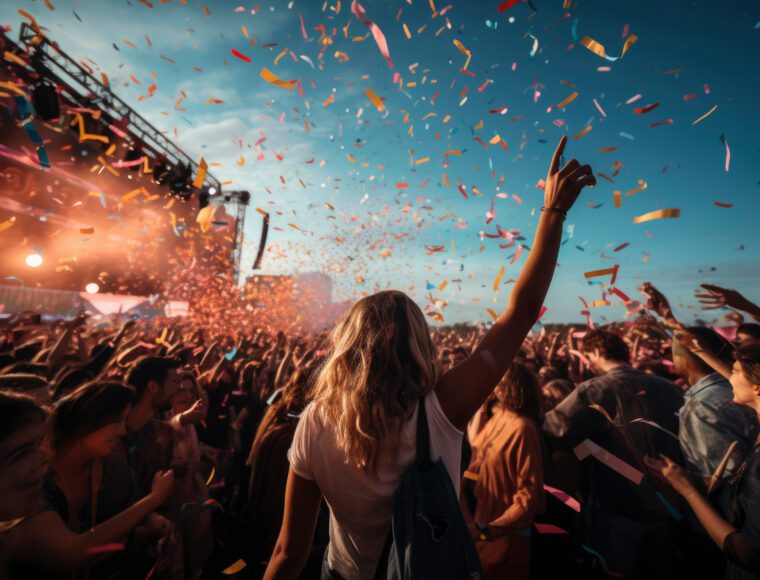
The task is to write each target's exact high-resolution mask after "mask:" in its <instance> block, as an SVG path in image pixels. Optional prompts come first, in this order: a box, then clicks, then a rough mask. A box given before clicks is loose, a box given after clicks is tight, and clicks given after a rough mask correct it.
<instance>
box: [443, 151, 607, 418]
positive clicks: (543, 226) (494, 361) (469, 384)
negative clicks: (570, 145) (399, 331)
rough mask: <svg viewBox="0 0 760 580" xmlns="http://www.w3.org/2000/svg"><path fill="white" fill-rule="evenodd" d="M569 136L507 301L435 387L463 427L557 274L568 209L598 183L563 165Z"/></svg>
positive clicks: (585, 170)
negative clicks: (474, 345) (479, 338)
mask: <svg viewBox="0 0 760 580" xmlns="http://www.w3.org/2000/svg"><path fill="white" fill-rule="evenodd" d="M566 142H567V137H563V138H562V139H561V140H560V142H559V145H558V146H557V150H556V151H555V152H554V157H553V158H552V162H551V166H550V167H549V173H548V174H547V176H546V186H545V188H544V207H543V208H542V210H541V216H540V218H539V222H538V227H537V228H536V235H535V239H534V241H533V248H532V249H531V251H530V254H529V255H528V260H527V261H526V262H525V266H524V267H523V269H522V272H520V276H519V278H518V279H517V283H516V284H515V287H514V290H513V291H512V294H511V295H510V297H509V304H508V305H507V307H506V309H505V310H504V312H503V313H502V314H501V316H500V317H499V319H498V320H497V321H496V322H495V323H494V325H493V326H492V327H491V329H490V330H489V331H488V333H487V334H486V335H485V336H484V337H483V340H482V341H481V343H480V344H479V345H478V347H477V348H476V349H475V352H474V353H473V354H472V355H470V357H469V358H467V360H465V361H464V362H463V363H462V364H460V365H458V366H457V367H455V368H453V369H451V370H450V371H449V372H448V373H446V374H445V375H444V376H443V377H442V378H441V380H440V381H439V382H438V385H437V386H436V394H437V395H438V400H439V401H440V403H441V407H442V408H443V411H444V413H446V416H447V417H448V418H449V420H450V421H451V422H452V423H453V424H454V425H455V426H456V427H458V428H459V429H462V430H463V429H464V428H465V427H466V426H467V422H468V421H469V420H470V418H471V417H472V416H473V415H474V414H475V412H476V411H477V410H478V408H479V407H480V405H481V404H483V401H485V399H486V397H487V396H488V394H489V393H490V392H491V391H492V390H493V388H494V387H495V386H496V385H497V384H498V382H499V380H501V377H502V376H503V375H504V373H505V372H507V369H508V368H509V365H510V364H511V363H512V359H513V358H514V356H515V354H516V353H517V351H518V349H519V348H520V345H521V344H522V342H523V340H524V339H525V336H526V335H527V334H528V331H529V330H530V329H531V327H532V326H533V325H534V324H535V323H536V320H537V319H538V315H539V312H540V309H541V306H542V304H543V302H544V298H545V297H546V293H547V291H548V290H549V284H550V283H551V281H552V276H553V275H554V266H555V264H556V262H557V254H558V253H559V246H560V241H561V239H562V222H563V221H564V217H565V215H566V213H567V211H568V210H569V209H570V208H571V207H572V205H573V203H575V200H576V199H577V198H578V195H579V194H580V192H581V190H582V189H583V188H584V187H585V186H587V185H591V186H593V185H596V179H595V178H594V175H593V173H592V171H591V167H589V166H588V165H581V164H580V163H578V161H576V160H575V159H571V160H570V161H569V162H568V163H567V164H566V165H565V166H564V167H562V168H561V169H560V159H561V157H562V152H563V151H564V149H565V143H566Z"/></svg>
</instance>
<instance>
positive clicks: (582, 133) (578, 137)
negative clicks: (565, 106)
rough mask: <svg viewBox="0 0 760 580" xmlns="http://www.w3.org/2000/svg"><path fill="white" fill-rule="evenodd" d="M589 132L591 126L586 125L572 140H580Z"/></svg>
mask: <svg viewBox="0 0 760 580" xmlns="http://www.w3.org/2000/svg"><path fill="white" fill-rule="evenodd" d="M589 131H591V125H586V126H585V127H584V128H583V130H582V131H581V132H580V133H578V134H577V135H575V136H574V137H573V140H574V141H577V140H578V139H580V138H581V137H583V136H584V135H585V134H586V133H588V132H589Z"/></svg>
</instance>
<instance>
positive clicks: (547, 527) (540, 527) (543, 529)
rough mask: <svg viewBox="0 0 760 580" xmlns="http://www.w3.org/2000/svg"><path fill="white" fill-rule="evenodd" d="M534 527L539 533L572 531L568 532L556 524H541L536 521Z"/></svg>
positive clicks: (565, 532)
mask: <svg viewBox="0 0 760 580" xmlns="http://www.w3.org/2000/svg"><path fill="white" fill-rule="evenodd" d="M533 527H535V528H536V531H537V532H538V533H539V534H569V533H570V532H567V531H565V530H563V529H562V528H560V527H559V526H555V525H554V524H540V523H537V522H536V523H534V524H533Z"/></svg>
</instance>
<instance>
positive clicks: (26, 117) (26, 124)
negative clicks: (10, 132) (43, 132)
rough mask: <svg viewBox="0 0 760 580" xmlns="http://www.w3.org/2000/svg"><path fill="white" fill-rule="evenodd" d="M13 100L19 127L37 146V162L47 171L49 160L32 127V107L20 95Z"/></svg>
mask: <svg viewBox="0 0 760 580" xmlns="http://www.w3.org/2000/svg"><path fill="white" fill-rule="evenodd" d="M14 99H15V100H16V105H17V106H18V113H19V118H20V119H21V126H22V127H23V128H24V131H26V134H27V135H28V136H29V138H30V139H31V140H32V142H33V143H34V144H35V145H36V146H37V159H38V160H39V163H40V167H44V168H46V169H49V168H50V158H49V157H48V153H47V150H46V149H45V145H44V143H43V142H42V137H40V134H39V133H38V132H37V129H36V128H35V126H34V121H32V117H33V116H34V109H33V108H32V105H31V103H30V102H29V101H27V100H26V99H25V98H24V97H22V96H20V95H16V96H15V97H14Z"/></svg>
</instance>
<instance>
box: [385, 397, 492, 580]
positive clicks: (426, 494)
mask: <svg viewBox="0 0 760 580" xmlns="http://www.w3.org/2000/svg"><path fill="white" fill-rule="evenodd" d="M387 552H388V558H387V569H386V570H384V571H383V570H380V569H378V574H377V575H376V576H375V577H376V578H377V577H378V576H380V577H384V578H386V579H387V580H418V579H419V580H439V579H446V578H452V579H455V580H481V579H482V578H483V572H482V570H481V566H480V558H479V557H478V552H477V551H476V550H475V543H474V542H473V540H472V536H471V535H470V532H469V530H468V528H467V524H466V522H465V519H464V516H463V515H462V511H461V509H460V507H459V500H458V499H457V494H456V491H455V490H454V485H453V484H452V483H451V478H450V477H449V474H448V472H447V471H446V467H445V466H444V465H443V461H441V460H440V459H438V461H436V462H435V463H433V461H432V460H431V458H430V431H429V429H428V422H427V415H426V413H425V400H424V398H421V399H420V402H419V410H418V411H417V458H416V459H415V461H414V462H413V463H412V464H411V465H410V466H409V467H408V468H407V469H406V471H405V472H404V475H403V477H402V478H401V484H400V485H399V488H398V489H397V490H396V492H395V493H394V495H393V522H392V525H391V534H390V536H389V549H388V550H387ZM385 563H386V562H385V561H382V560H381V566H382V565H383V564H385Z"/></svg>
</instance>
